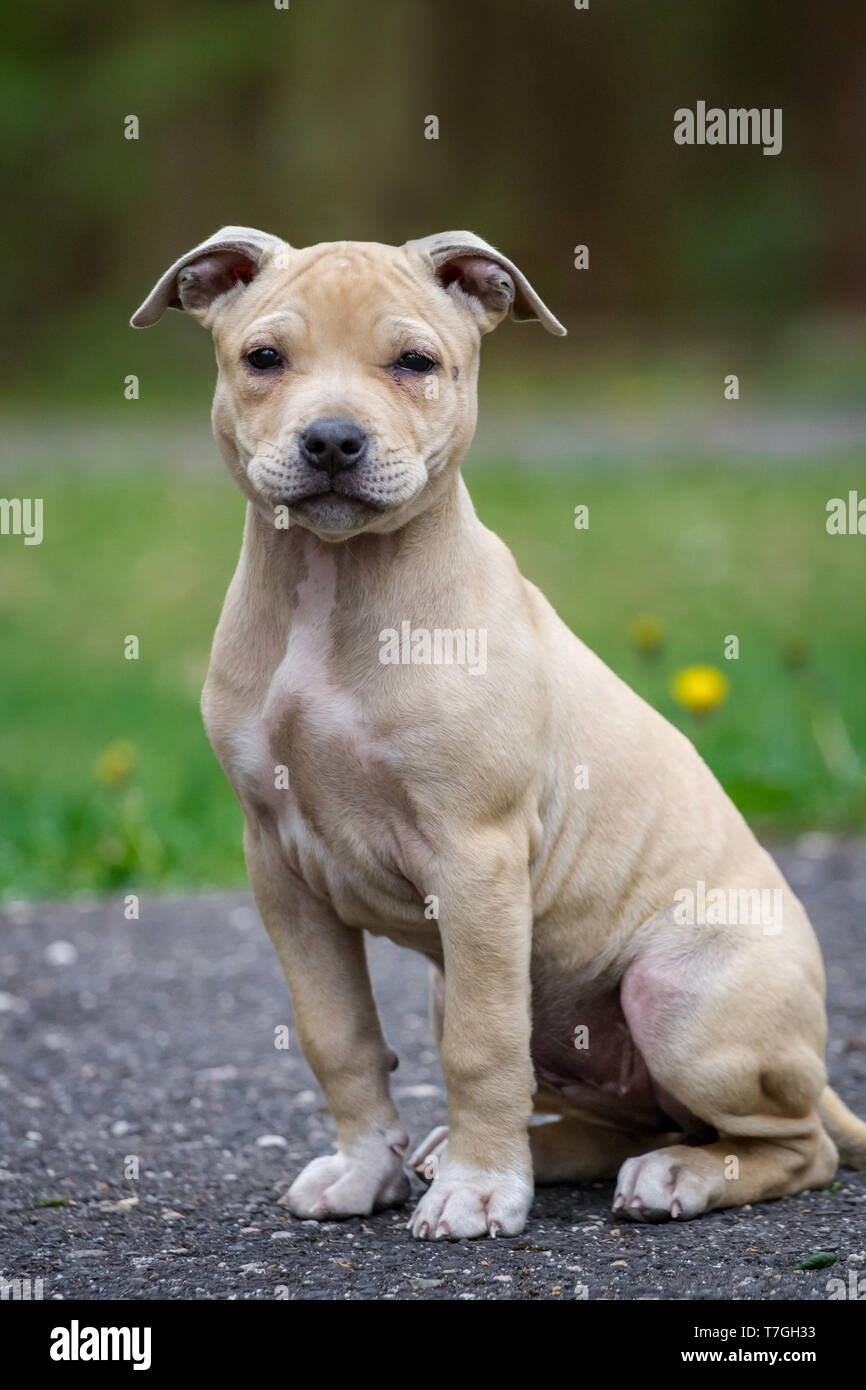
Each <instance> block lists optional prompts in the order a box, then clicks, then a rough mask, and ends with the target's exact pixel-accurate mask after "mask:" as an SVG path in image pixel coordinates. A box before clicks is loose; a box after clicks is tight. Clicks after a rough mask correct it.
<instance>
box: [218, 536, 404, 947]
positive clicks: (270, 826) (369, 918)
mask: <svg viewBox="0 0 866 1390" xmlns="http://www.w3.org/2000/svg"><path fill="white" fill-rule="evenodd" d="M335 601H336V584H335V574H334V572H333V570H332V568H331V566H329V564H328V561H327V556H326V557H325V558H324V560H319V561H318V562H317V563H316V564H311V565H310V567H309V570H308V574H307V577H306V578H305V579H304V580H303V581H302V582H301V584H300V585H299V586H298V594H297V602H296V605H295V608H294V612H293V614H292V618H291V623H290V624H289V625H288V630H287V632H286V634H285V637H284V642H283V644H282V648H281V650H277V651H276V653H275V657H274V659H273V660H272V662H271V664H270V668H269V671H268V674H267V677H266V679H264V680H262V681H261V682H259V683H258V688H257V690H256V696H255V699H254V700H252V701H247V702H245V704H244V706H243V707H242V708H241V707H239V706H236V707H235V708H234V710H233V712H232V717H231V718H230V719H229V720H228V721H227V723H226V726H225V728H224V731H223V734H222V737H221V739H220V747H219V749H218V752H219V756H220V759H221V761H222V762H223V765H224V767H225V770H226V773H227V775H228V777H229V780H230V781H231V783H232V785H233V786H234V788H235V791H236V793H237V795H238V798H239V800H240V801H241V804H242V806H243V807H244V811H245V814H246V815H247V817H252V818H254V819H255V820H256V821H257V822H258V824H259V825H260V826H261V827H263V828H264V829H265V830H266V831H267V833H268V834H270V835H271V836H273V837H274V838H275V839H276V841H277V843H278V846H279V850H280V853H281V855H282V856H283V857H284V859H285V862H286V864H287V865H288V866H290V867H291V869H292V870H293V871H294V872H295V873H297V874H299V875H301V877H303V878H304V880H305V881H306V882H307V883H308V885H309V886H310V888H311V889H312V890H313V891H314V892H316V893H318V894H320V895H324V896H327V897H328V898H329V899H330V900H331V902H332V903H333V905H334V907H335V909H336V910H337V912H338V915H340V916H341V918H343V920H345V921H348V922H351V923H356V924H358V925H363V926H367V927H373V926H377V925H379V926H381V924H382V922H383V921H384V922H385V923H386V925H387V924H390V925H392V926H393V927H394V929H395V930H404V929H405V928H406V926H407V923H408V924H409V925H410V926H411V925H413V924H415V925H417V924H419V923H423V921H424V918H423V899H422V898H419V895H418V892H417V890H416V888H415V886H414V884H413V882H412V873H411V870H410V869H409V867H408V865H407V862H406V853H405V850H406V843H407V837H411V834H412V826H411V808H410V807H409V805H408V802H407V796H406V792H405V789H404V786H403V777H402V769H403V763H404V756H403V753H402V752H401V748H400V746H399V741H398V740H397V739H396V738H395V737H393V735H392V734H391V732H390V731H389V729H388V728H387V726H386V725H385V723H384V721H383V720H382V719H381V718H378V717H377V715H376V712H375V702H374V701H373V700H365V698H364V692H363V690H359V689H357V688H355V684H354V683H353V682H352V681H351V680H349V679H347V677H346V674H345V670H344V669H343V668H342V667H341V662H340V652H339V651H338V650H336V649H335V641H334V624H333V621H332V619H333V615H334V604H335Z"/></svg>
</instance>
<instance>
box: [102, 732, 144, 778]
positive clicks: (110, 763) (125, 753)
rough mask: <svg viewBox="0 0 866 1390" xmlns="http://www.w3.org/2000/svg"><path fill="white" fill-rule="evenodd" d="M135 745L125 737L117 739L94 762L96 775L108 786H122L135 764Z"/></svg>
mask: <svg viewBox="0 0 866 1390" xmlns="http://www.w3.org/2000/svg"><path fill="white" fill-rule="evenodd" d="M136 756H137V754H136V751H135V745H134V744H132V743H129V742H128V740H127V739H125V738H118V739H115V741H114V743H110V744H109V745H108V747H107V748H106V750H105V752H104V753H100V755H99V757H98V758H97V759H96V763H95V764H94V767H95V771H96V775H97V777H98V778H99V780H100V782H103V783H104V784H105V786H106V787H121V786H123V784H124V782H126V781H127V780H128V778H129V774H130V772H131V771H132V769H133V767H134V766H135V761H136Z"/></svg>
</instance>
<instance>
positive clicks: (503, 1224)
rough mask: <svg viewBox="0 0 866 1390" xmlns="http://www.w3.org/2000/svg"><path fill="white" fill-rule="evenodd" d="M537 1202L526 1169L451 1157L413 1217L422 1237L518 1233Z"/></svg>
mask: <svg viewBox="0 0 866 1390" xmlns="http://www.w3.org/2000/svg"><path fill="white" fill-rule="evenodd" d="M531 1204H532V1183H531V1182H530V1181H529V1179H528V1178H526V1177H525V1176H524V1174H523V1173H520V1172H511V1173H493V1172H487V1171H485V1170H484V1169H481V1168H467V1167H465V1166H464V1165H462V1164H458V1163H449V1162H448V1160H447V1159H445V1160H444V1161H443V1162H441V1163H440V1165H439V1170H438V1172H437V1174H436V1177H435V1178H434V1180H433V1183H432V1185H431V1187H430V1189H429V1191H428V1192H425V1194H424V1196H423V1197H422V1198H421V1201H420V1202H419V1203H418V1205H417V1207H416V1208H415V1211H414V1212H413V1214H412V1217H411V1220H410V1221H409V1230H410V1231H411V1232H412V1234H413V1236H416V1237H417V1239H418V1240H428V1239H430V1240H475V1239H477V1238H478V1237H479V1236H498V1235H505V1236H516V1235H518V1234H519V1233H520V1232H521V1231H522V1230H523V1227H524V1224H525V1222H526V1217H527V1214H528V1212H529V1208H530V1206H531Z"/></svg>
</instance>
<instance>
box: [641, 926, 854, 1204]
mask: <svg viewBox="0 0 866 1390" xmlns="http://www.w3.org/2000/svg"><path fill="white" fill-rule="evenodd" d="M793 901H794V900H792V902H793ZM794 906H795V907H799V904H796V903H794ZM803 922H805V918H803V919H802V922H800V921H799V920H798V919H797V917H796V915H795V913H794V912H793V909H792V920H791V922H790V923H789V932H790V935H789V936H788V937H787V939H783V937H782V936H773V937H761V936H760V935H757V934H751V935H749V934H747V933H748V932H749V929H748V928H745V927H739V928H736V929H733V930H735V931H736V932H738V933H740V935H739V936H737V937H735V938H730V937H729V935H728V933H723V932H717V933H715V934H714V933H712V932H709V933H706V932H705V937H706V939H704V940H701V939H699V938H698V939H697V940H696V937H695V932H694V929H692V936H691V939H690V940H689V942H688V947H689V949H687V950H684V949H683V945H684V942H683V939H682V938H681V939H680V940H679V941H678V943H677V947H676V949H674V950H672V949H671V948H670V945H669V946H668V947H667V948H666V949H665V950H664V951H661V950H658V949H657V950H656V951H655V952H654V953H651V954H648V955H647V956H646V957H644V958H642V959H640V960H639V961H637V962H636V964H635V965H633V966H632V967H631V968H630V969H629V971H628V972H627V973H626V976H625V978H624V981H623V986H622V1006H623V1012H624V1013H625V1015H626V1018H627V1020H628V1023H629V1027H630V1029H631V1032H632V1035H633V1037H634V1039H635V1041H636V1043H637V1045H638V1047H639V1048H640V1049H641V1052H642V1053H643V1055H644V1057H645V1059H646V1062H647V1065H648V1067H649V1070H650V1073H651V1074H652V1076H653V1079H654V1080H655V1081H656V1083H657V1084H658V1085H660V1086H661V1087H663V1088H664V1089H665V1090H666V1091H668V1092H669V1093H670V1094H671V1095H672V1096H674V1097H675V1098H676V1099H677V1100H678V1101H679V1102H680V1103H681V1104H682V1105H684V1106H685V1107H686V1108H687V1109H688V1110H690V1111H691V1112H692V1113H693V1114H695V1115H697V1116H699V1117H700V1119H702V1120H703V1121H705V1122H706V1123H707V1124H708V1125H710V1126H712V1127H713V1128H714V1129H715V1130H716V1131H717V1134H718V1139H717V1140H715V1141H714V1142H713V1143H711V1144H706V1145H702V1146H695V1147H691V1146H686V1145H682V1144H674V1145H670V1146H665V1147H662V1148H660V1149H656V1150H654V1151H653V1152H650V1153H646V1154H642V1155H639V1156H636V1157H632V1158H629V1159H627V1161H626V1162H625V1163H624V1164H623V1166H622V1168H621V1170H620V1173H619V1178H618V1181H617V1188H616V1196H615V1198H614V1210H615V1211H621V1212H622V1214H623V1215H624V1216H628V1217H631V1218H632V1219H633V1220H638V1221H662V1220H667V1219H668V1218H670V1217H673V1218H682V1219H688V1218H690V1217H694V1216H699V1215H700V1214H701V1213H702V1212H705V1211H711V1210H713V1209H714V1208H717V1207H729V1206H738V1205H741V1204H743V1203H745V1202H759V1201H763V1200H765V1199H768V1198H772V1197H781V1196H785V1195H787V1194H790V1193H794V1192H802V1191H804V1190H805V1189H807V1188H813V1187H821V1186H823V1185H824V1184H825V1183H827V1182H829V1181H830V1179H831V1178H832V1176H833V1173H834V1172H835V1170H836V1164H837V1153H836V1149H835V1146H834V1144H833V1142H832V1140H831V1139H830V1138H829V1136H828V1135H827V1133H826V1132H825V1130H824V1128H823V1126H822V1124H821V1121H820V1119H819V1116H818V1112H817V1105H818V1100H819V1097H820V1095H821V1091H822V1089H823V1086H824V1079H825V1077H824V1067H823V1061H822V1057H823V1047H824V1026H825V1025H824V1008H823V979H822V974H821V969H820V961H819V960H818V959H817V950H816V948H814V946H813V945H812V944H811V943H810V939H809V938H810V933H809V930H808V924H806V929H805V930H804V929H803Z"/></svg>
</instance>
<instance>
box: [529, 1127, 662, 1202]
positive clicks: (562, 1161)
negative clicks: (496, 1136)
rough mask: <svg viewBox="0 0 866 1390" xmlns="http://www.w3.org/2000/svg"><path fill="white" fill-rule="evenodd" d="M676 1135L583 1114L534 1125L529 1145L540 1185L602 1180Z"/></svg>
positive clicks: (536, 1177) (612, 1176)
mask: <svg viewBox="0 0 866 1390" xmlns="http://www.w3.org/2000/svg"><path fill="white" fill-rule="evenodd" d="M674 1137H675V1136H674V1135H672V1134H650V1133H648V1132H647V1131H646V1130H638V1129H634V1130H629V1129H618V1128H614V1127H613V1126H608V1125H604V1124H595V1123H593V1121H592V1120H591V1119H590V1118H589V1117H586V1118H584V1117H583V1116H582V1115H569V1114H566V1115H562V1116H561V1117H559V1118H557V1119H553V1120H550V1121H549V1122H547V1123H542V1124H530V1128H529V1148H530V1151H531V1153H532V1167H533V1171H534V1173H535V1181H536V1183H537V1184H540V1185H541V1184H544V1183H555V1182H600V1181H602V1180H603V1179H605V1178H615V1177H616V1175H617V1173H618V1172H619V1169H620V1167H621V1165H622V1164H623V1163H625V1162H626V1161H627V1160H628V1159H630V1158H631V1157H632V1156H633V1155H634V1154H642V1153H645V1152H646V1151H648V1150H652V1149H655V1148H659V1147H660V1146H661V1145H662V1144H667V1143H670V1141H671V1140H672V1139H673V1138H674Z"/></svg>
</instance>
